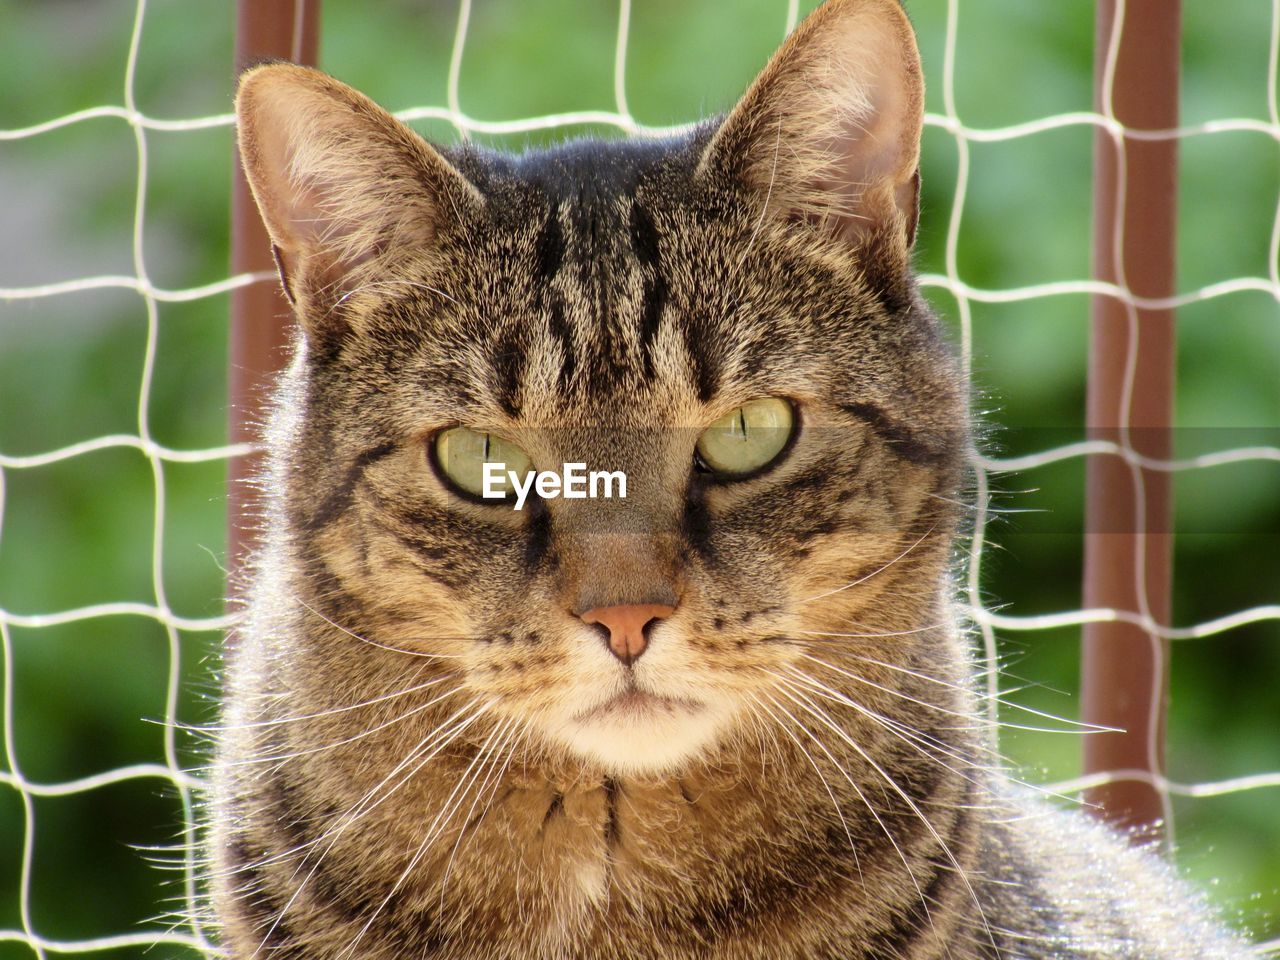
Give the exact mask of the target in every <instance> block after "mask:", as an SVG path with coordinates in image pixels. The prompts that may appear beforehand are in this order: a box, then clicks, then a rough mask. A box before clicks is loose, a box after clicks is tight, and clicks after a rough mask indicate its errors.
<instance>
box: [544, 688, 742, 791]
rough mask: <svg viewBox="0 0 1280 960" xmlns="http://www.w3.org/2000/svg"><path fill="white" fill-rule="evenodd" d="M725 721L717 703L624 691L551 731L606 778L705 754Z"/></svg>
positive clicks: (671, 768)
mask: <svg viewBox="0 0 1280 960" xmlns="http://www.w3.org/2000/svg"><path fill="white" fill-rule="evenodd" d="M728 721H729V711H727V710H726V709H725V708H724V707H723V706H722V705H718V704H717V705H713V704H709V703H704V702H698V701H694V700H687V699H683V698H675V697H664V696H658V695H655V694H649V693H641V692H639V691H629V692H626V693H622V694H619V695H618V696H615V697H612V698H610V699H609V700H606V701H604V702H603V703H600V704H597V705H595V706H592V707H590V708H588V709H586V710H583V711H581V712H578V713H575V714H574V715H573V716H572V717H571V718H569V719H567V720H566V721H565V722H564V723H563V724H561V725H560V726H559V728H558V729H557V731H556V733H557V735H558V738H559V739H560V740H561V741H562V742H563V743H564V744H565V745H566V746H567V747H568V748H569V749H570V750H571V751H572V752H573V753H575V754H577V755H578V756H580V757H582V758H583V759H584V760H586V761H587V762H589V763H591V764H592V765H593V766H598V767H600V768H602V769H603V770H605V771H606V772H608V773H610V774H613V775H617V776H643V777H654V776H661V775H664V774H671V773H674V772H676V771H677V770H679V769H680V768H681V767H683V766H684V765H686V764H687V763H689V762H690V761H692V760H694V759H696V758H697V757H698V756H699V755H701V754H704V753H705V752H707V751H708V750H709V749H710V748H711V747H712V746H713V745H714V744H715V743H716V741H717V740H718V738H719V736H720V734H721V733H722V731H723V730H724V729H725V727H726V726H727V725H728Z"/></svg>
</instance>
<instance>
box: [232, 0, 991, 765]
mask: <svg viewBox="0 0 1280 960" xmlns="http://www.w3.org/2000/svg"><path fill="white" fill-rule="evenodd" d="M237 108H238V112H239V121H240V143H241V149H242V154H243V158H244V163H245V168H246V171H247V173H248V175H249V179H250V182H251V184H252V186H253V188H254V192H255V195H256V197H257V200H258V204H259V206H260V208H261V210H262V213H263V216H264V219H265V220H266V222H267V224H268V227H269V229H270V232H271V236H272V239H273V242H274V245H275V248H276V255H277V260H278V262H279V264H280V269H281V275H282V279H283V282H284V285H285V288H286V291H287V293H288V295H289V297H290V298H291V300H292V301H293V302H294V304H295V310H296V313H297V315H298V318H299V320H300V321H301V326H302V330H303V338H302V341H301V344H300V349H299V355H298V360H297V362H296V363H295V366H294V368H293V371H292V373H291V375H290V377H289V378H288V379H287V380H286V384H285V388H284V390H285V392H284V394H283V400H282V404H283V406H284V407H285V408H287V409H286V412H285V413H284V414H283V415H282V417H281V423H282V424H286V425H287V429H284V428H282V429H281V430H280V431H278V433H277V435H276V437H275V438H274V439H275V440H276V442H277V443H279V444H280V445H281V449H280V450H279V451H277V456H278V458H279V459H280V461H281V464H282V471H281V477H282V483H283V489H281V490H278V491H276V493H277V494H278V498H279V502H280V503H281V504H282V506H283V511H282V516H284V517H285V518H286V519H287V527H288V529H287V535H288V538H289V540H290V542H291V544H292V550H293V551H294V553H295V554H296V558H297V563H298V566H299V569H302V570H305V571H306V574H305V576H303V577H300V578H299V579H298V584H299V586H298V587H297V588H298V589H299V590H300V591H301V592H303V593H304V594H305V596H304V597H300V598H298V599H299V600H300V601H302V602H305V603H307V604H308V605H314V606H315V607H316V608H317V610H318V612H319V614H321V615H323V616H324V617H326V618H328V619H330V620H332V621H333V622H335V623H338V624H340V625H341V626H342V627H344V628H347V629H350V630H351V631H353V632H358V633H360V634H361V635H362V636H364V637H365V638H367V639H370V640H372V641H373V642H374V643H381V644H383V645H386V646H391V647H395V648H400V649H411V650H416V651H420V652H426V653H432V654H436V655H439V656H440V657H441V658H442V660H441V663H443V664H446V665H447V667H448V670H449V671H451V675H452V676H453V677H454V679H455V681H456V683H457V684H458V685H459V690H460V691H461V693H460V696H465V697H467V698H470V700H471V702H474V703H478V704H483V705H486V706H487V709H489V711H490V712H491V715H492V716H505V717H509V718H514V720H516V721H518V722H519V723H521V724H522V725H523V729H525V730H526V731H527V732H528V733H529V734H530V736H532V737H534V738H537V739H539V740H540V742H542V743H544V744H546V745H549V746H550V747H551V748H552V749H555V750H560V751H562V752H563V753H564V754H565V755H567V756H570V757H575V758H577V759H578V760H579V761H581V762H584V763H586V764H588V765H590V766H593V767H594V768H596V769H600V770H603V771H606V772H631V773H638V774H661V773H664V772H669V771H671V770H673V769H675V768H677V767H679V766H680V765H681V764H685V763H688V762H692V761H695V760H696V759H698V758H705V757H708V756H711V755H713V754H714V753H715V751H716V749H718V748H723V747H725V745H726V744H732V743H734V742H735V741H736V740H738V739H740V737H739V735H741V734H744V733H745V734H752V732H753V726H754V725H755V724H758V723H759V722H760V721H761V718H762V717H763V716H768V715H770V714H769V711H771V710H772V709H781V708H782V706H783V705H784V703H785V702H784V701H780V700H779V691H780V690H784V689H785V690H792V692H794V691H793V689H792V688H789V687H780V686H779V684H780V682H781V681H780V679H779V678H792V679H793V682H799V681H794V676H795V671H797V670H800V669H803V670H804V671H805V672H808V673H812V672H813V671H812V668H811V664H810V663H809V661H808V659H807V658H808V657H810V656H813V655H814V653H815V651H817V652H818V653H821V655H822V658H825V659H827V660H831V661H833V666H834V667H836V668H839V664H840V661H839V660H838V659H836V657H835V655H834V654H831V653H830V651H831V650H832V646H833V638H836V639H835V643H837V644H838V645H839V646H840V648H841V652H842V653H844V652H847V650H849V649H854V650H861V651H863V652H870V653H873V654H875V656H877V657H882V658H883V657H888V658H890V659H896V658H898V657H899V655H900V654H901V652H902V651H904V650H913V649H916V646H915V645H920V644H925V643H929V642H936V637H935V635H934V633H933V632H931V630H932V627H933V626H936V624H937V623H938V622H939V621H940V620H945V619H946V613H945V606H946V603H947V587H946V572H945V569H946V560H947V551H948V546H949V543H950V538H951V535H952V533H953V528H954V524H955V513H954V502H953V501H954V497H955V496H956V488H957V485H958V482H959V475H960V465H961V463H962V461H963V454H964V449H965V444H966V438H965V423H966V416H967V414H966V399H965V390H964V385H963V383H962V379H961V377H960V375H959V373H958V368H957V365H956V363H955V361H954V359H953V357H952V355H951V353H950V351H949V350H948V348H947V345H946V344H945V342H944V340H943V339H942V338H941V336H940V335H939V332H938V330H937V325H936V322H935V320H934V319H933V318H932V317H931V316H930V315H929V313H928V311H927V309H926V308H925V307H924V305H923V303H922V301H921V299H920V297H919V295H918V292H917V290H916V287H915V283H914V280H913V278H912V274H911V266H910V248H911V244H912V242H913V239H914V233H915V224H916V215H917V203H918V185H919V177H918V172H917V170H918V150H919V139H920V132H921V122H922V115H923V86H922V80H921V72H920V66H919V60H918V55H917V52H916V48H915V43H914V39H913V37H912V33H911V29H910V26H909V24H908V23H907V20H906V18H905V16H904V14H903V13H902V11H901V9H900V8H899V6H898V4H897V3H896V2H895V0H843V2H836V0H833V2H830V3H828V4H826V5H825V6H824V7H822V8H821V9H820V10H819V11H818V12H817V13H815V14H814V15H813V16H811V17H810V18H809V19H808V20H807V21H805V23H803V24H802V25H801V27H800V28H799V29H798V30H797V31H796V32H795V33H794V34H793V35H792V36H791V38H790V39H789V40H788V41H787V43H786V44H785V45H784V46H783V48H782V49H781V50H780V51H779V53H778V54H777V55H776V56H775V57H774V59H773V60H772V61H771V62H770V64H769V65H768V67H767V68H766V69H765V71H764V72H763V73H762V74H761V75H760V77H759V78H758V79H757V81H756V82H755V84H754V85H753V86H752V87H751V89H750V90H749V91H748V92H747V94H746V95H745V97H744V98H743V99H742V101H741V102H740V103H739V104H738V105H737V106H736V108H735V109H734V110H733V111H731V112H730V113H729V115H728V116H727V118H725V119H724V120H722V121H720V122H717V123H714V124H708V125H705V126H703V127H701V128H699V129H698V130H696V131H694V132H693V133H691V134H690V135H688V136H686V137H683V138H679V139H673V140H661V141H660V140H630V141H618V142H600V141H580V142H573V143H568V144H565V145H563V146H559V147H556V148H553V149H550V150H545V151H537V152H530V153H528V154H526V155H523V156H519V157H509V156H503V155H498V154H494V153H490V152H486V151H482V150H476V149H469V148H459V149H453V150H437V149H434V148H432V147H430V146H428V145H427V144H426V143H424V142H423V141H422V140H421V139H420V138H419V137H418V136H417V135H416V134H415V133H413V132H412V131H410V130H409V129H408V128H406V127H405V126H404V125H402V124H401V123H399V122H397V121H396V120H394V119H393V118H392V117H391V116H390V115H388V114H387V113H385V112H384V111H382V110H381V109H380V108H378V107H377V106H375V105H374V104H373V103H371V102H370V101H369V100H367V99H366V98H365V97H363V96H361V95H360V94H358V93H356V92H355V91H353V90H351V89H350V88H348V87H346V86H343V85H342V84H340V83H338V82H336V81H334V80H332V79H330V78H329V77H327V76H325V75H323V74H321V73H319V72H317V71H313V70H309V69H306V68H301V67H295V66H289V65H273V66H264V67H259V68H257V69H255V70H253V71H251V72H249V73H248V74H246V76H245V78H244V80H243V82H242V85H241V88H240V93H239V98H238V102H237ZM486 451H487V452H486ZM486 456H487V457H488V458H489V459H490V460H498V459H501V460H503V461H505V462H506V463H507V466H508V467H509V468H514V469H515V470H516V472H517V474H518V475H520V476H521V477H523V471H524V470H525V469H526V468H528V469H534V470H537V471H555V472H557V473H563V471H564V465H565V464H581V465H582V468H581V470H582V472H583V474H584V475H586V476H584V479H583V481H582V489H583V490H584V492H585V493H587V494H588V495H587V496H584V497H574V498H570V497H566V496H552V495H550V487H549V484H550V483H551V481H544V482H543V488H542V490H543V493H544V494H546V495H544V496H538V495H537V493H536V492H531V493H529V494H528V495H527V499H525V500H524V502H523V503H522V504H521V509H515V508H514V506H515V504H514V502H513V501H512V500H511V499H505V500H504V499H485V498H484V497H483V496H482V495H481V494H482V493H483V490H482V486H481V484H482V480H483V478H482V464H483V461H484V460H485V457H486ZM575 469H576V468H575ZM593 471H601V472H608V473H610V474H618V473H620V474H622V475H624V476H625V485H626V495H625V497H622V496H620V494H621V489H620V486H621V482H622V481H621V480H620V479H619V478H618V477H617V476H615V477H613V479H612V483H613V489H612V491H611V492H612V494H613V495H612V496H609V497H606V496H604V495H603V493H604V485H603V482H601V481H597V484H596V493H597V496H595V497H591V496H590V492H591V486H592V483H591V479H590V477H589V474H590V473H591V472H593ZM562 479H563V478H562ZM278 533H279V534H280V535H281V536H284V535H285V533H286V531H278ZM312 622H313V624H314V625H316V626H319V624H318V623H317V622H316V621H312ZM926 627H928V629H926ZM886 636H892V637H895V638H896V639H895V640H894V641H892V643H893V646H892V650H893V651H896V652H893V653H889V654H886V653H885V652H884V648H885V644H886V641H885V640H884V639H883V638H884V637H886ZM367 655H368V656H369V657H377V656H383V655H385V654H381V653H380V652H379V650H378V648H375V647H369V648H367ZM391 656H394V655H391ZM872 672H873V673H874V670H873V671H872ZM881 679H882V680H883V681H884V682H886V683H893V682H894V678H893V675H892V674H884V675H883V676H881ZM822 682H823V683H824V684H830V685H831V688H832V689H835V690H838V689H842V688H843V687H844V686H846V685H847V682H846V681H845V680H843V679H842V678H841V676H840V675H839V673H830V674H825V675H824V676H823V680H822ZM771 705H772V706H771Z"/></svg>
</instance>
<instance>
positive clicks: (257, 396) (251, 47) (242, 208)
mask: <svg viewBox="0 0 1280 960" xmlns="http://www.w3.org/2000/svg"><path fill="white" fill-rule="evenodd" d="M319 25H320V0H278V2H277V0H270V2H267V0H238V2H237V4H236V74H237V75H239V73H240V71H242V70H244V69H245V68H246V67H248V66H249V65H251V64H253V63H255V62H256V61H259V60H264V59H268V58H271V59H279V60H292V61H294V62H296V63H306V64H314V63H315V62H316V53H317V48H318V45H319V37H320V29H319ZM234 165H235V172H234V180H233V183H232V193H231V271H232V273H233V274H238V273H253V272H258V271H264V270H267V271H271V272H272V273H273V274H274V272H275V264H274V263H273V262H272V258H271V241H270V240H269V239H268V238H267V231H266V228H265V227H264V226H263V225H262V219H261V218H260V217H259V216H258V209H257V207H256V206H255V205H254V202H253V195H252V194H251V193H250V192H249V185H248V183H247V182H246V181H245V178H244V172H243V171H242V170H241V169H240V160H239V156H238V155H237V157H236V160H235V164H234ZM291 323H292V314H291V311H290V309H289V303H288V301H286V300H285V299H284V296H283V295H282V294H281V293H280V284H279V282H278V281H277V280H275V279H274V277H273V279H271V280H264V281H259V282H258V283H254V284H251V285H249V286H247V287H241V288H240V289H238V290H236V291H234V292H233V293H232V295H231V351H230V353H231V363H230V370H229V372H228V385H227V392H228V400H229V404H230V435H231V442H232V443H246V442H254V441H256V440H257V435H256V425H257V424H258V423H260V422H261V421H262V414H263V400H264V391H265V387H266V386H267V384H269V383H270V381H271V377H272V375H273V374H274V373H275V372H276V371H278V370H279V369H280V368H281V367H282V366H283V365H284V363H285V361H286V360H287V357H286V356H285V344H286V342H287V340H288V332H289V326H290V324H291ZM257 467H258V458H257V457H239V458H235V459H233V460H232V461H231V463H230V467H229V475H228V485H227V523H228V538H227V566H228V572H229V579H230V582H231V585H232V589H235V587H236V579H235V575H236V572H237V570H238V568H239V567H240V565H241V564H242V563H243V561H244V558H245V555H246V554H247V553H248V552H249V550H251V549H252V546H253V541H254V537H255V532H254V530H253V527H252V517H253V515H254V510H253V504H252V500H253V491H252V488H251V487H250V486H249V485H248V484H247V483H246V482H245V480H246V478H247V477H249V476H251V475H252V474H253V473H254V471H255V470H256V469H257Z"/></svg>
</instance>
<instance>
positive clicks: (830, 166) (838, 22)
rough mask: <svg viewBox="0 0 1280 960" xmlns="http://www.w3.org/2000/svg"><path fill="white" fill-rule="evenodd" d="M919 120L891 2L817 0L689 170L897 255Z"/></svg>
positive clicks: (901, 21) (913, 74)
mask: <svg viewBox="0 0 1280 960" xmlns="http://www.w3.org/2000/svg"><path fill="white" fill-rule="evenodd" d="M923 122H924V79H923V76H922V73H921V69H920V55H919V53H918V51H917V50H916V42H915V35H914V32H913V31H912V29H911V24H910V22H909V21H908V20H907V15H906V14H905V13H904V12H903V10H902V5H901V3H900V2H899V0H827V2H826V3H824V4H823V5H822V6H821V7H819V8H818V9H817V10H815V11H814V12H813V13H812V14H810V15H809V16H808V17H807V18H806V19H805V20H804V21H803V22H802V23H801V24H800V26H799V27H797V28H796V30H795V32H794V33H792V34H791V36H790V37H788V38H787V40H786V42H785V43H784V44H783V45H782V47H781V49H779V50H778V52H777V53H776V54H774V56H773V59H772V60H770V61H769V64H768V66H766V67H765V69H764V70H763V72H761V74H760V75H759V77H757V78H756V80H755V83H753V84H752V85H751V88H750V89H749V90H748V91H747V93H746V95H745V96H744V97H743V98H742V99H741V100H740V101H739V102H738V105H737V106H736V107H734V109H733V110H732V111H731V112H730V113H729V116H728V117H727V118H726V119H725V121H724V123H722V124H721V126H720V128H719V129H718V130H716V132H715V134H714V135H713V136H712V138H711V142H710V143H709V144H708V146H707V148H706V151H705V152H704V154H703V156H702V159H701V165H700V169H701V170H702V171H703V172H704V173H710V174H712V175H713V176H717V177H719V178H720V179H721V180H722V181H726V182H730V183H733V184H735V185H736V186H737V187H738V188H739V189H745V191H746V192H747V194H748V195H749V196H750V197H751V198H752V202H753V203H754V204H757V205H759V206H760V207H761V208H762V215H763V214H769V215H772V216H774V217H778V218H781V219H784V220H788V221H802V222H805V223H808V224H810V225H812V226H813V227H814V228H816V229H817V230H818V231H819V232H820V233H823V234H825V235H827V236H830V237H833V238H835V239H839V240H842V241H845V242H847V243H849V244H850V245H852V246H859V245H862V244H866V243H875V244H877V246H878V247H879V248H880V249H881V250H882V252H884V253H896V254H898V255H900V256H903V257H905V256H906V252H907V250H908V249H909V248H910V246H911V244H912V242H913V241H914V239H915V230H916V216H917V207H918V202H919V186H920V176H919V162H920V159H919V158H920V135H921V130H922V126H923ZM886 243H887V244H888V248H887V249H886V248H885V244H886Z"/></svg>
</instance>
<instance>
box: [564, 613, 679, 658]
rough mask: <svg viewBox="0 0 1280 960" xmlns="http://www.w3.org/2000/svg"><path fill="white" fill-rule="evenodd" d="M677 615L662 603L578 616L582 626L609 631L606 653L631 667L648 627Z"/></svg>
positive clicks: (646, 640)
mask: <svg viewBox="0 0 1280 960" xmlns="http://www.w3.org/2000/svg"><path fill="white" fill-rule="evenodd" d="M675 612H676V608H675V607H668V606H666V605H665V604H661V603H624V604H619V605H618V606H616V607H596V608H594V609H592V610H588V611H586V612H585V613H581V614H579V616H580V617H581V618H582V622H583V623H598V624H600V625H602V626H603V627H605V629H607V630H608V631H609V649H610V650H611V651H612V652H613V655H614V656H615V657H617V658H618V659H619V660H621V661H622V662H623V663H625V664H626V665H627V666H631V664H633V663H634V662H635V661H636V660H638V659H639V658H640V655H641V654H642V653H644V651H645V647H647V646H648V645H649V638H648V637H647V636H646V635H645V631H646V630H647V629H648V626H649V624H651V623H652V622H653V621H654V620H661V619H662V618H663V617H669V616H671V614H673V613H675Z"/></svg>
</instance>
